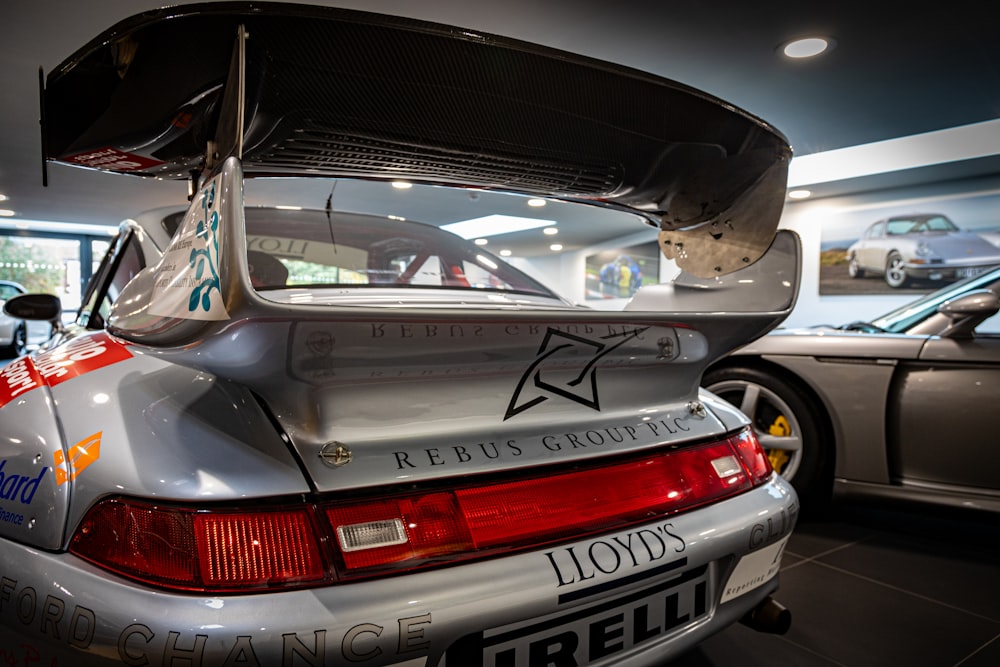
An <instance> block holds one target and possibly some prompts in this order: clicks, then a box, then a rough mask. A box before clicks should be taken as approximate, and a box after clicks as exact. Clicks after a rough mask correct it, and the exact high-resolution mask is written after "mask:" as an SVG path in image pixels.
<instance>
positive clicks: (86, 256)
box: [0, 230, 110, 313]
mask: <svg viewBox="0 0 1000 667" xmlns="http://www.w3.org/2000/svg"><path fill="white" fill-rule="evenodd" d="M109 243H110V239H106V238H99V237H94V236H87V235H69V234H35V233H33V234H30V235H28V234H24V233H19V232H9V231H4V230H0V280H10V281H13V282H16V283H20V284H21V285H23V286H24V287H25V289H27V291H29V292H46V293H48V294H55V295H57V296H58V297H59V298H60V300H62V305H63V311H64V312H67V313H68V312H75V311H76V310H77V309H78V308H79V307H80V300H81V297H82V295H83V288H84V286H85V285H86V284H87V281H88V280H89V279H90V276H91V275H92V274H93V272H94V270H95V269H96V268H97V266H96V263H97V262H99V261H100V258H101V257H102V256H103V255H104V253H105V252H106V251H107V249H108V246H109Z"/></svg>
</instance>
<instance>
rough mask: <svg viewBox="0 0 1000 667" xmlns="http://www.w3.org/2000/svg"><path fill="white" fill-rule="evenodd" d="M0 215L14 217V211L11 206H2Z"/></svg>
mask: <svg viewBox="0 0 1000 667" xmlns="http://www.w3.org/2000/svg"><path fill="white" fill-rule="evenodd" d="M0 217H4V218H12V217H14V211H12V210H10V209H9V208H0Z"/></svg>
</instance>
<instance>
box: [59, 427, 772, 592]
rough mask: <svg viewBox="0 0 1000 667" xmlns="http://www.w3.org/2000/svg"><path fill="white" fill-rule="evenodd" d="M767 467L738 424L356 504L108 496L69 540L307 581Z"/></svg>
mask: <svg viewBox="0 0 1000 667" xmlns="http://www.w3.org/2000/svg"><path fill="white" fill-rule="evenodd" d="M770 475H771V466H770V464H769V463H768V460H767V456H766V455H765V453H764V451H763V449H762V448H761V447H760V444H759V443H758V442H757V439H756V438H755V437H754V435H753V433H752V432H751V431H750V430H749V429H746V430H744V431H742V432H741V433H738V434H736V435H734V436H732V437H730V438H728V439H726V440H724V441H721V442H716V443H711V444H706V445H699V446H689V447H683V448H679V449H676V450H669V451H666V452H662V451H661V452H658V453H655V454H651V455H647V456H645V457H643V458H641V459H632V460H627V461H622V462H620V463H616V464H614V465H610V466H604V467H600V468H584V469H578V470H572V471H568V472H561V473H558V474H554V475H547V476H544V477H536V478H530V479H521V480H517V481H513V482H500V483H489V484H478V485H468V486H464V487H461V488H458V489H456V490H454V491H435V492H430V493H423V494H407V495H400V496H396V497H391V496H390V497H385V496H384V495H383V496H382V497H380V498H378V499H369V500H360V501H355V502H350V503H322V504H320V505H317V506H313V505H302V506H296V507H287V506H285V507H259V508H255V509H253V510H245V509H240V510H235V509H220V510H203V511H195V510H192V509H188V508H178V507H168V506H157V505H152V504H149V503H143V502H135V501H127V500H122V499H113V500H106V501H103V502H101V503H99V504H98V505H96V506H95V507H94V508H92V509H91V510H90V512H88V514H87V516H86V518H85V520H84V521H83V522H82V523H81V525H80V529H79V530H78V531H77V533H76V534H75V535H74V537H73V540H72V542H71V544H70V551H72V552H73V553H75V554H77V555H78V556H80V557H82V558H85V559H87V560H89V561H91V562H93V563H95V564H97V565H100V566H102V567H106V568H108V569H110V570H113V571H115V572H118V573H120V574H122V575H124V576H128V577H131V578H134V579H138V580H140V581H143V582H146V583H150V584H156V585H160V586H166V587H169V588H176V589H181V590H199V591H220V592H225V591H228V592H235V591H252V590H258V589H262V588H272V587H281V588H288V587H295V586H312V585H318V584H321V583H325V582H331V581H333V580H335V579H349V578H358V577H365V576H372V575H374V574H378V573H385V572H387V571H389V572H398V571H404V570H410V569H414V568H421V567H431V566H439V565H442V564H446V563H452V562H456V561H460V560H468V559H472V558H482V557H486V556H490V555H493V554H496V553H500V552H506V551H511V550H517V549H527V548H536V547H539V546H541V545H544V544H550V543H552V542H555V541H558V540H563V539H567V538H574V539H579V538H580V537H583V536H585V535H591V534H597V533H602V532H607V531H610V530H615V529H620V528H623V527H625V526H629V525H635V524H639V523H643V522H647V521H650V520H652V519H654V518H655V517H657V516H662V515H665V514H672V513H676V512H680V511H684V510H688V509H691V508H694V507H698V506H700V505H704V504H706V503H711V502H715V501H717V500H721V499H723V498H727V497H730V496H733V495H736V494H738V493H742V492H743V491H746V490H747V489H750V488H751V487H753V486H756V485H758V484H761V483H763V482H764V481H766V480H767V479H768V478H769V477H770ZM330 563H334V564H336V566H335V567H336V569H334V567H332V566H331V565H330Z"/></svg>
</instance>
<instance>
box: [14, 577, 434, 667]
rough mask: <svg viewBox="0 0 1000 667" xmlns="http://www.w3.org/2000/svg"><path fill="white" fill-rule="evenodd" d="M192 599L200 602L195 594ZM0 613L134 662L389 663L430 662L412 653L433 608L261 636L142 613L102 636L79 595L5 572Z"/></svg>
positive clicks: (49, 636)
mask: <svg viewBox="0 0 1000 667" xmlns="http://www.w3.org/2000/svg"><path fill="white" fill-rule="evenodd" d="M192 604H194V605H195V606H201V603H200V602H199V601H198V600H195V599H192ZM126 615H127V614H126ZM0 621H2V623H3V624H4V625H5V626H6V627H8V628H14V627H16V626H17V625H20V626H21V627H23V628H25V629H28V628H30V629H31V630H32V632H33V633H34V634H35V636H37V637H39V638H40V641H43V642H44V643H45V644H46V645H52V646H56V645H60V644H61V645H63V646H65V647H67V648H70V649H76V650H79V651H81V652H87V653H88V654H94V653H99V654H101V655H107V656H109V657H111V656H114V657H115V658H117V660H118V661H119V662H120V663H121V664H124V665H135V666H139V665H151V664H152V665H179V664H183V665H248V666H251V667H271V665H281V667H291V666H292V665H315V666H321V665H327V664H334V663H336V664H341V661H343V662H344V664H356V663H363V662H367V661H370V660H374V659H375V658H380V657H381V660H382V662H379V664H386V663H385V662H384V661H385V660H387V659H389V660H391V659H392V656H396V657H398V658H399V659H400V660H401V662H399V663H397V664H399V665H405V666H406V667H417V666H421V665H424V664H425V662H426V655H424V656H423V657H420V656H419V655H418V656H414V654H421V653H423V654H426V651H427V650H428V649H429V648H430V645H431V642H430V637H429V634H430V631H431V629H432V619H431V614H430V613H424V614H417V615H413V616H406V617H401V618H398V619H395V620H394V622H392V623H391V624H389V625H381V624H379V623H358V624H356V625H354V626H352V627H350V628H348V629H347V630H346V631H343V632H342V633H341V632H335V631H333V630H327V629H322V628H319V629H315V630H311V631H307V632H279V631H277V630H273V629H272V628H270V627H269V628H267V632H266V635H265V636H264V637H256V636H254V635H253V634H245V635H234V634H227V633H226V632H225V630H222V629H220V630H217V631H216V632H215V634H212V635H211V636H210V635H209V634H203V633H200V632H197V631H192V630H190V629H185V630H171V629H170V628H169V626H163V625H160V624H155V623H154V624H149V623H144V622H140V621H138V620H137V621H135V622H132V623H130V624H129V625H127V626H125V627H122V628H121V629H120V630H117V631H112V634H110V635H109V636H105V628H107V620H106V619H102V618H101V612H100V610H99V609H98V610H95V609H93V608H91V607H86V606H84V605H82V604H78V603H75V600H74V599H73V598H69V599H68V600H67V599H64V598H63V597H61V596H58V595H44V591H43V592H39V590H38V589H36V588H35V587H34V586H32V585H30V584H22V583H21V582H20V581H19V580H18V579H15V578H11V577H6V576H0ZM98 627H101V628H102V632H101V633H100V635H98V634H97V633H96V632H95V630H96V629H97V628H98ZM218 627H220V628H222V627H224V626H218ZM26 640H27V637H26ZM95 640H96V641H95ZM28 649H33V647H32V646H30V645H29V646H27V648H26V650H28ZM2 655H3V654H2V653H0V656H2Z"/></svg>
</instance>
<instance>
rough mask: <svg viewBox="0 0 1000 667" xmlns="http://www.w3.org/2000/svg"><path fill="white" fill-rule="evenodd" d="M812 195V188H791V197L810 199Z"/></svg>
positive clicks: (789, 194)
mask: <svg viewBox="0 0 1000 667" xmlns="http://www.w3.org/2000/svg"><path fill="white" fill-rule="evenodd" d="M811 196H812V191H811V190H789V192H788V198H789V199H809V197H811Z"/></svg>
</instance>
